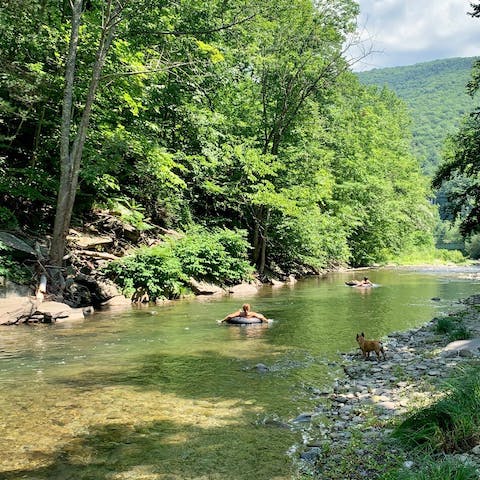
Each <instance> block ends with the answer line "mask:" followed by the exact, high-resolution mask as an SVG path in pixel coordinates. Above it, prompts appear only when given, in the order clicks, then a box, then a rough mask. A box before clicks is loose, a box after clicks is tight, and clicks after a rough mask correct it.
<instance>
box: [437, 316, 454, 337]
mask: <svg viewBox="0 0 480 480" xmlns="http://www.w3.org/2000/svg"><path fill="white" fill-rule="evenodd" d="M454 328H455V325H454V322H453V320H452V319H451V318H448V317H443V318H439V319H438V320H437V324H436V325H435V332H436V333H442V334H443V333H449V332H451V331H452V330H453V329H454Z"/></svg>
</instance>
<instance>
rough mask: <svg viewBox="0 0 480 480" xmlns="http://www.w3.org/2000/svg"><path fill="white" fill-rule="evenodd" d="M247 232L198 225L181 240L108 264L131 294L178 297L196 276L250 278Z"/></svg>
mask: <svg viewBox="0 0 480 480" xmlns="http://www.w3.org/2000/svg"><path fill="white" fill-rule="evenodd" d="M245 235H246V234H245V233H244V232H234V231H229V230H224V229H222V230H215V231H213V232H210V231H207V230H203V229H200V228H196V229H194V230H192V231H191V232H189V233H187V234H186V235H185V236H184V237H182V238H181V239H172V238H169V239H168V240H167V241H166V242H165V243H164V244H162V245H159V246H156V247H150V248H147V247H144V248H141V249H139V250H138V251H137V252H135V254H134V255H132V256H130V257H127V258H125V259H122V260H120V261H118V262H112V263H111V264H109V265H108V266H107V267H106V273H107V275H108V276H109V277H110V278H112V279H113V280H114V281H115V283H117V284H118V285H119V286H120V287H121V288H122V290H123V292H124V294H125V295H126V296H128V297H132V296H140V295H141V294H143V293H146V294H147V295H148V296H149V299H150V300H156V299H159V298H178V297H179V296H180V295H181V294H182V293H184V292H185V291H187V288H188V287H187V285H188V280H189V278H190V277H194V278H195V279H197V280H205V281H209V282H214V283H216V284H220V285H229V284H234V283H238V282H241V281H242V280H247V279H249V278H250V277H251V275H252V272H253V269H252V267H251V266H250V265H249V263H248V261H247V248H248V244H247V241H246V239H245Z"/></svg>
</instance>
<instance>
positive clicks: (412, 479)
mask: <svg viewBox="0 0 480 480" xmlns="http://www.w3.org/2000/svg"><path fill="white" fill-rule="evenodd" d="M422 460H423V462H424V463H423V462H422V463H423V464H422V465H420V466H416V465H415V466H414V467H413V469H412V470H405V469H404V470H401V471H399V472H396V473H394V474H392V475H389V476H388V477H387V478H386V479H385V480H478V473H477V472H476V470H475V467H473V466H471V465H465V464H464V463H462V462H460V461H458V460H451V459H444V460H436V459H428V460H426V461H425V459H422Z"/></svg>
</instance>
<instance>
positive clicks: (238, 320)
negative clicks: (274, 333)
mask: <svg viewBox="0 0 480 480" xmlns="http://www.w3.org/2000/svg"><path fill="white" fill-rule="evenodd" d="M226 323H230V324H232V325H249V324H251V323H262V321H261V320H260V319H259V318H257V317H233V318H230V319H229V320H227V321H226Z"/></svg>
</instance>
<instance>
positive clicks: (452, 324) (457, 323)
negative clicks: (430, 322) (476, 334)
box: [435, 317, 472, 342]
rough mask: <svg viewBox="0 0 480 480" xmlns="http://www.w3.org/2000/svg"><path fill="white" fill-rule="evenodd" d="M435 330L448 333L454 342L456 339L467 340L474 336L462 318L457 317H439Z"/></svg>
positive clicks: (449, 338)
mask: <svg viewBox="0 0 480 480" xmlns="http://www.w3.org/2000/svg"><path fill="white" fill-rule="evenodd" d="M435 332H436V333H440V334H447V335H448V340H449V341H450V342H454V341H456V340H467V339H469V338H471V336H472V334H471V332H470V331H469V330H468V328H467V327H466V326H465V324H464V323H463V321H462V319H461V318H457V317H442V318H439V319H438V320H437V323H436V325H435Z"/></svg>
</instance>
